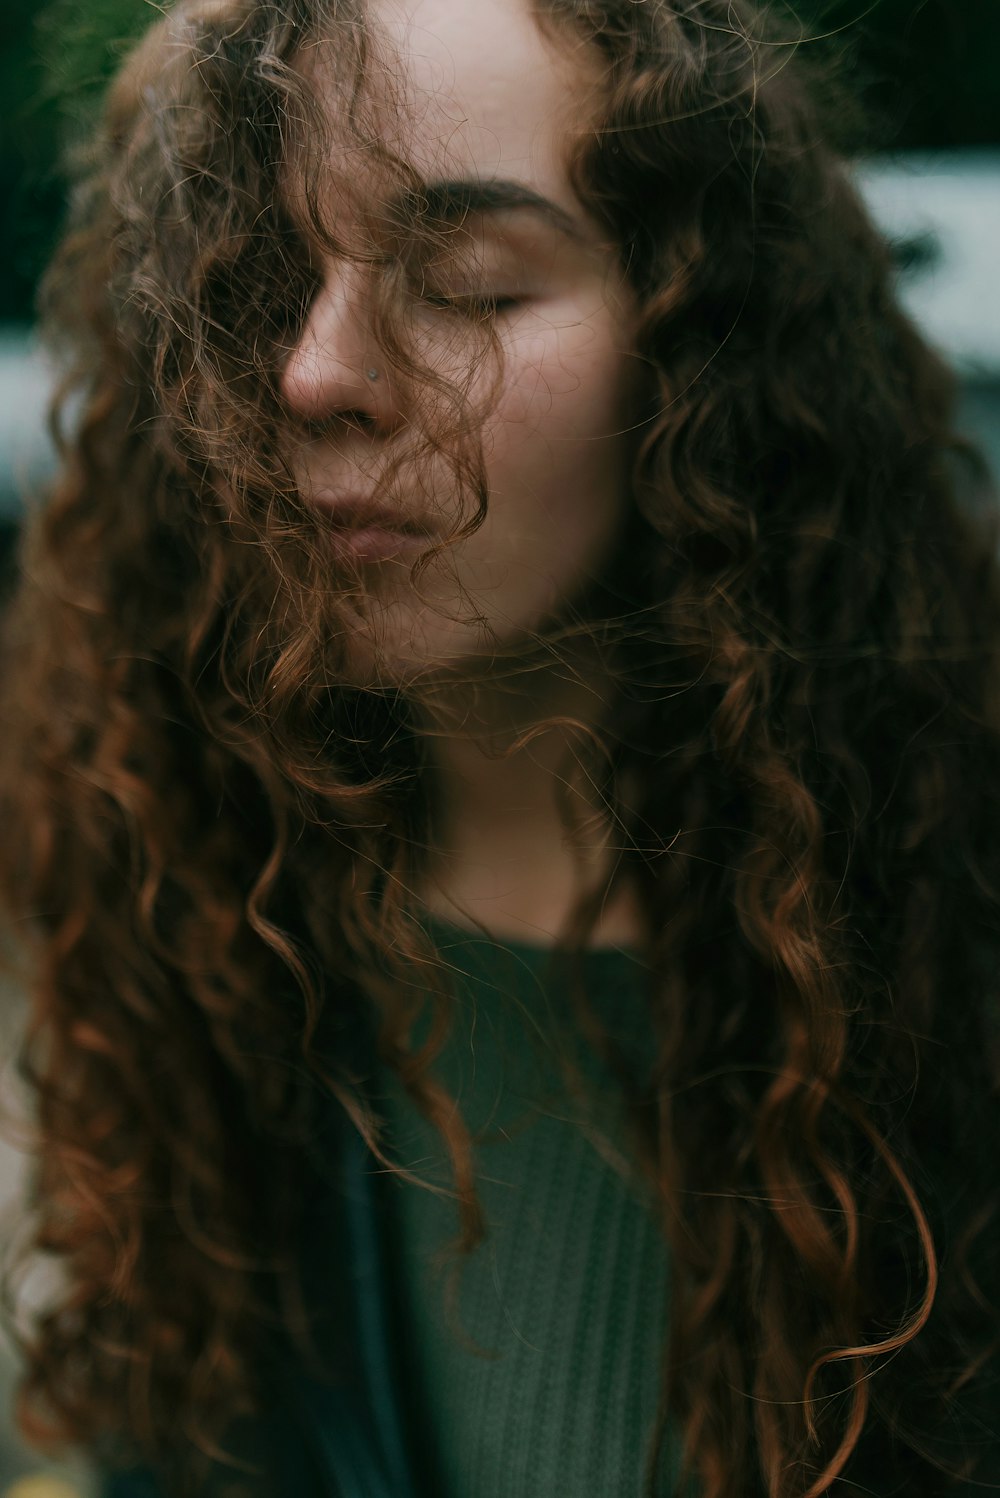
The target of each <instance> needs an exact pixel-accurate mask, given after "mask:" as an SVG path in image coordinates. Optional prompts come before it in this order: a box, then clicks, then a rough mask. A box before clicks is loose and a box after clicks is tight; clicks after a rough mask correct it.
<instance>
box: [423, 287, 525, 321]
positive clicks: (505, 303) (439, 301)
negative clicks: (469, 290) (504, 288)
mask: <svg viewBox="0 0 1000 1498" xmlns="http://www.w3.org/2000/svg"><path fill="white" fill-rule="evenodd" d="M424 301H425V302H426V303H427V304H428V306H430V307H437V308H440V309H441V310H442V311H450V312H463V313H465V314H466V315H472V314H477V313H478V314H479V315H480V316H484V315H485V316H486V317H497V316H499V315H500V314H501V313H503V312H508V311H510V310H511V309H512V308H514V307H518V306H520V304H521V298H519V297H516V296H490V295H489V294H488V293H484V294H483V295H482V296H470V295H466V296H443V295H441V294H437V295H435V294H433V293H431V292H426V293H425V294H424Z"/></svg>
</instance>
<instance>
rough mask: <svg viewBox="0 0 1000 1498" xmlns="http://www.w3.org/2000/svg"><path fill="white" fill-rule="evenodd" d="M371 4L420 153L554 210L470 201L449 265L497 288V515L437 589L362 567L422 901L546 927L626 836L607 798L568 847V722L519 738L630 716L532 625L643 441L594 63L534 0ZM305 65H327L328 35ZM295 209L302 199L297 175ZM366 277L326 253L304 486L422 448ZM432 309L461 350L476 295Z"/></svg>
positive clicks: (302, 378)
mask: <svg viewBox="0 0 1000 1498" xmlns="http://www.w3.org/2000/svg"><path fill="white" fill-rule="evenodd" d="M374 15H375V17H376V19H377V22H378V24H379V25H380V26H381V28H382V29H383V32H384V34H385V36H386V38H387V41H388V43H389V45H390V48H391V50H392V52H393V53H394V55H396V56H397V57H398V58H399V60H400V62H401V63H402V65H403V68H404V69H405V76H406V80H407V85H408V97H409V99H410V101H411V104H412V106H413V120H414V124H413V126H412V131H411V134H410V138H409V139H408V142H407V145H408V150H409V151H410V153H411V155H412V156H413V157H414V158H415V160H416V161H417V163H418V164H419V166H420V168H421V170H422V171H423V172H425V173H426V175H427V178H428V179H429V180H432V181H449V182H454V181H456V180H458V181H462V182H469V181H472V182H474V183H489V184H495V183H497V182H502V183H504V184H508V186H510V187H512V188H513V189H514V190H515V197H516V191H517V190H521V191H522V194H523V195H524V196H527V195H529V194H534V195H535V196H536V197H537V198H538V199H540V200H542V206H533V205H531V204H525V205H524V206H507V205H504V206H502V207H487V208H486V209H484V211H482V212H478V213H475V214H473V215H472V217H471V218H470V219H469V220H468V221H467V222H468V224H469V226H470V232H471V234H472V236H473V238H474V241H475V246H476V255H475V256H474V261H475V264H474V265H472V266H470V263H469V259H468V257H465V258H464V259H458V258H457V259H456V263H455V264H454V265H453V266H448V265H445V266H444V267H443V269H442V271H441V278H440V289H442V290H443V291H444V292H446V293H454V294H455V295H468V294H470V293H479V292H483V293H486V294H488V295H490V296H492V297H496V298H498V299H499V304H498V306H497V309H496V311H495V314H494V315H495V318H496V324H497V328H498V331H499V334H500V337H501V340H502V345H503V350H504V359H505V362H504V375H503V386H502V389H501V392H500V397H499V401H498V403H497V404H496V406H495V408H494V409H493V411H492V413H491V414H490V416H489V417H488V419H487V423H486V426H485V429H484V451H485V454H486V462H487V473H488V481H489V509H488V514H487V517H486V520H485V522H484V524H483V525H482V527H481V528H480V529H479V530H478V531H477V532H476V533H475V534H473V535H472V536H469V537H467V538H466V539H464V540H461V541H459V542H458V543H457V544H456V545H455V546H454V547H453V548H452V549H450V550H449V551H448V552H446V553H445V554H444V555H443V556H442V557H441V558H439V559H437V560H435V561H434V562H433V563H432V564H431V568H430V570H429V571H428V573H427V576H426V578H425V580H424V582H423V583H422V585H421V587H420V589H419V591H418V590H415V589H414V587H413V585H412V582H411V579H410V575H409V560H406V561H405V562H404V561H403V560H402V559H395V558H393V559H388V560H384V561H382V562H380V563H379V564H378V566H377V567H371V568H368V569H366V574H367V579H368V580H367V581H366V587H368V589H369V590H370V592H369V597H368V599H367V601H366V607H365V608H364V610H363V615H362V617H360V618H359V629H358V631H357V632H356V635H355V636H354V641H353V649H354V651H355V655H356V669H357V671H358V673H359V676H360V677H363V678H364V677H376V676H377V677H378V678H379V679H381V680H384V679H385V678H386V677H388V678H389V679H390V680H395V681H397V682H399V683H400V684H403V685H404V686H406V685H410V686H411V687H414V686H418V688H419V693H418V695H419V700H420V702H421V705H422V712H423V714H424V715H425V719H426V722H427V726H428V733H429V740H428V741H429V744H430V746H431V752H432V756H433V759H434V763H435V765H436V767H437V769H438V771H439V782H440V784H441V786H442V787H443V790H444V794H443V798H442V803H441V808H440V815H439V818H438V825H437V826H436V827H435V829H434V832H435V847H434V849H433V851H432V856H431V857H430V860H429V862H428V866H427V869H426V874H425V881H424V885H423V887H422V888H421V890H420V891H419V893H420V896H421V899H422V900H423V902H424V904H425V905H426V906H427V907H428V908H430V909H431V910H433V911H435V912H436V913H438V914H439V915H442V916H444V917H445V918H447V919H449V920H452V921H454V922H457V923H460V924H467V923H470V922H475V923H479V924H482V925H483V926H485V927H486V928H487V929H488V930H489V931H491V932H492V933H493V934H495V935H496V936H498V937H501V938H503V937H508V938H514V939H518V940H522V941H530V942H533V943H540V944H547V943H549V942H551V941H552V940H553V939H554V938H555V937H557V936H558V934H559V932H560V931H561V929H562V928H563V926H564V923H565V921H566V918H567V915H568V913H569V911H570V909H571V907H572V904H573V902H574V900H575V898H576V897H577V896H578V895H579V894H580V893H581V892H582V891H584V890H585V889H589V888H590V887H591V886H592V885H595V884H599V883H601V882H602V881H603V880H604V878H605V876H606V874H607V871H608V869H609V867H610V861H611V860H612V859H613V858H614V857H615V853H614V846H615V843H616V841H618V839H617V838H616V835H615V834H614V833H613V831H612V830H611V829H610V828H609V827H608V826H607V824H606V821H605V820H604V819H603V818H601V817H599V816H598V817H593V816H592V817H591V821H590V825H589V830H588V833H587V836H586V838H585V839H584V847H583V849H582V852H580V851H578V852H577V853H576V854H574V852H573V851H572V850H571V848H570V847H569V846H567V841H566V837H565V834H564V830H563V826H562V824H561V822H560V819H559V813H558V810H557V805H556V798H555V791H556V779H557V775H558V772H559V769H560V767H561V766H562V764H563V760H564V755H565V750H566V745H567V743H568V742H572V741H573V739H574V737H575V735H574V734H573V733H572V732H571V731H569V730H566V729H562V728H552V729H549V730H548V731H546V733H545V734H544V735H542V736H541V737H537V738H535V739H534V740H533V741H532V742H531V743H529V744H526V745H525V746H524V747H515V746H516V745H517V744H518V742H519V739H520V738H521V736H522V735H523V734H524V733H525V731H526V730H530V729H531V726H532V725H533V724H536V723H538V722H541V721H543V720H544V719H546V718H549V717H551V716H553V715H555V714H561V715H565V716H571V717H573V718H574V719H577V720H582V721H583V722H586V723H592V724H598V723H600V721H601V720H602V719H603V718H605V717H606V716H607V715H608V714H609V713H611V712H612V711H613V702H614V687H613V676H612V675H611V673H610V672H609V671H608V669H607V667H606V666H605V665H604V664H603V663H600V662H598V661H597V659H596V656H594V655H593V654H592V653H589V654H585V653H580V654H579V656H578V659H577V660H576V662H575V663H574V669H573V671H572V672H567V670H566V669H565V667H563V668H562V669H559V668H557V666H556V664H555V662H554V659H553V658H550V660H549V663H548V664H544V662H545V655H544V652H543V653H542V654H541V655H539V652H538V650H537V648H535V649H530V648H529V646H528V643H527V642H528V640H529V632H531V631H533V630H537V628H538V626H539V625H540V624H542V623H543V622H544V621H545V620H546V618H548V617H550V616H551V615H552V613H553V611H554V610H556V609H557V608H558V607H559V605H560V603H561V602H562V601H563V600H566V599H571V598H575V597H577V596H578V595H579V594H580V592H581V590H582V589H583V588H585V586H586V585H587V583H588V582H589V581H590V580H591V579H592V578H593V576H594V575H595V573H598V572H599V571H600V567H601V563H602V560H603V559H604V558H605V557H606V556H607V554H608V552H609V550H610V549H611V547H612V546H613V544H614V541H615V538H616V536H617V535H618V533H619V531H620V528H621V525H622V523H623V519H624V516H625V513H626V508H627V503H628V485H629V474H630V468H631V459H632V455H633V452H634V444H635V440H636V418H635V412H636V409H637V392H638V388H639V387H638V379H639V376H640V370H639V365H638V361H637V359H636V357H635V354H634V342H633V334H632V324H633V318H634V313H635V308H634V304H633V301H632V297H631V293H630V291H629V290H628V288H627V286H626V285H625V283H624V281H623V278H622V276H621V273H620V270H619V267H618V261H617V254H616V250H615V247H614V246H613V245H611V244H609V243H608V242H607V236H606V231H602V229H601V228H600V226H599V225H598V224H597V223H596V222H594V221H593V220H592V219H591V218H590V217H589V216H588V214H587V213H586V212H585V210H584V209H583V207H582V205H581V204H580V203H579V201H578V200H577V198H576V196H575V194H574V193H573V190H572V188H571V185H570V181H569V177H568V174H567V169H566V155H567V146H568V143H569V141H570V136H569V132H571V131H579V130H580V129H581V128H585V125H586V121H587V118H588V112H589V111H590V110H592V109H593V101H594V99H595V98H596V96H597V90H598V86H599V74H598V73H597V71H596V67H595V62H594V60H593V59H592V58H591V57H590V56H589V54H588V53H586V52H585V51H584V50H583V49H578V48H575V47H574V46H573V44H572V43H571V42H570V41H569V40H567V43H566V45H565V46H563V47H561V48H559V47H554V46H553V45H552V42H551V41H550V40H548V39H546V38H545V37H544V35H543V33H542V32H541V31H540V30H539V28H538V26H537V24H536V22H535V21H534V19H533V18H532V16H531V14H530V13H529V11H528V9H527V6H526V5H525V4H524V0H476V4H475V5H470V4H469V0H377V3H376V5H375V6H374ZM301 66H302V67H303V69H304V70H315V71H314V76H315V77H316V78H318V79H319V80H320V81H321V82H322V79H323V76H324V74H323V68H324V60H323V47H322V44H319V45H318V46H316V47H315V48H313V49H312V50H311V52H310V55H308V56H307V57H305V58H303V59H302V63H301ZM329 88H330V94H331V96H332V94H333V92H334V89H333V86H332V84H331V85H329ZM289 204H290V207H291V210H292V211H293V213H294V212H295V185H294V177H293V178H292V180H291V182H290V186H289ZM546 204H547V205H549V207H545V206H544V205H546ZM333 206H334V208H335V210H336V212H337V214H338V223H340V222H344V221H347V220H349V215H350V211H351V210H350V205H349V204H348V203H347V202H346V201H342V202H337V203H336V204H335V205H333ZM365 275H366V272H365V270H364V268H363V267H358V266H357V265H353V264H350V263H346V262H343V261H340V260H335V259H333V258H332V257H330V256H326V257H325V258H324V259H323V263H322V275H321V280H320V286H319V290H318V292H317V295H316V297H315V300H314V301H313V303H312V306H311V309H310V312H309V315H308V318H307V321H306V324H305V326H304V328H303V329H302V331H301V335H300V337H299V340H298V342H297V343H296V345H295V347H294V348H293V349H292V350H291V352H290V354H289V357H288V359H287V361H286V362H285V364H284V366H283V371H282V378H281V393H282V396H283V398H284V401H285V403H286V406H287V408H288V412H289V419H290V421H291V422H293V423H294V421H295V419H296V417H301V418H302V419H303V435H302V440H301V442H300V444H299V447H298V457H297V460H296V462H297V477H298V479H299V484H300V488H301V490H302V492H303V494H304V496H305V497H306V498H308V496H309V494H310V492H312V493H314V494H318V493H333V494H335V495H336V494H337V493H342V492H344V491H346V490H350V491H351V492H357V491H358V490H359V489H360V490H362V491H365V492H371V490H372V487H373V484H377V482H378V476H379V473H380V471H381V470H384V468H385V467H386V466H387V465H388V463H390V462H391V461H392V460H393V459H394V458H395V457H397V456H400V455H403V456H405V453H406V450H407V443H408V441H409V438H410V424H409V421H408V411H407V404H406V399H405V394H404V393H403V392H401V391H400V389H399V388H398V386H397V384H396V383H394V382H393V380H392V379H391V378H389V377H388V376H387V375H380V377H379V378H377V379H375V380H372V379H371V378H370V377H369V371H370V366H371V363H372V354H371V350H372V346H373V344H372V334H371V326H370V304H369V299H368V288H367V286H366V282H365ZM472 281H474V282H475V283H476V284H471V283H472ZM415 315H417V316H419V317H421V318H422V319H424V322H423V325H422V326H423V330H424V336H425V346H426V347H428V348H430V349H432V350H433V349H437V350H438V351H439V353H438V357H439V359H440V361H441V367H442V368H445V367H446V366H447V361H448V360H449V359H453V358H454V357H455V355H454V349H455V347H456V338H455V326H456V325H455V321H454V320H455V318H456V317H458V316H460V314H459V313H457V312H455V311H453V310H442V309H441V308H440V307H439V306H433V305H431V306H427V307H426V308H423V307H418V308H417V311H416V314H415ZM338 418H339V419H338ZM306 421H309V422H311V423H313V424H312V425H311V426H309V427H308V428H306V427H305V422H306ZM317 421H318V422H322V423H323V424H322V426H321V427H317V426H316V425H315V423H317ZM317 432H319V433H320V435H316V433H317ZM442 492H444V487H443V486H442ZM423 493H424V494H426V482H424V485H423ZM456 615H458V616H459V617H456ZM522 640H523V641H524V642H525V649H524V669H522V670H520V671H515V672H514V673H513V674H512V673H511V670H510V647H511V646H512V644H513V645H515V646H518V642H520V641H522ZM497 645H499V646H500V647H502V648H503V651H504V655H505V668H504V677H505V680H504V681H503V682H502V683H500V682H498V680H497V671H496V668H495V659H494V654H495V652H494V647H495V646H497ZM518 648H519V647H518ZM505 751H507V752H505ZM511 751H513V752H511ZM581 809H582V810H586V808H585V807H582V808H581ZM593 940H594V942H595V944H596V945H615V944H627V945H631V946H641V945H642V942H643V932H642V929H641V924H640V920H639V916H638V913H637V909H636V906H635V903H634V900H633V898H632V896H631V894H630V892H629V891H628V889H627V888H624V889H623V890H622V892H621V894H620V896H619V897H617V898H616V899H615V900H614V901H613V902H610V903H609V904H608V905H607V906H606V908H605V911H604V914H603V916H602V918H601V920H600V921H599V923H598V926H597V928H596V930H595V932H594V937H593Z"/></svg>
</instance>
